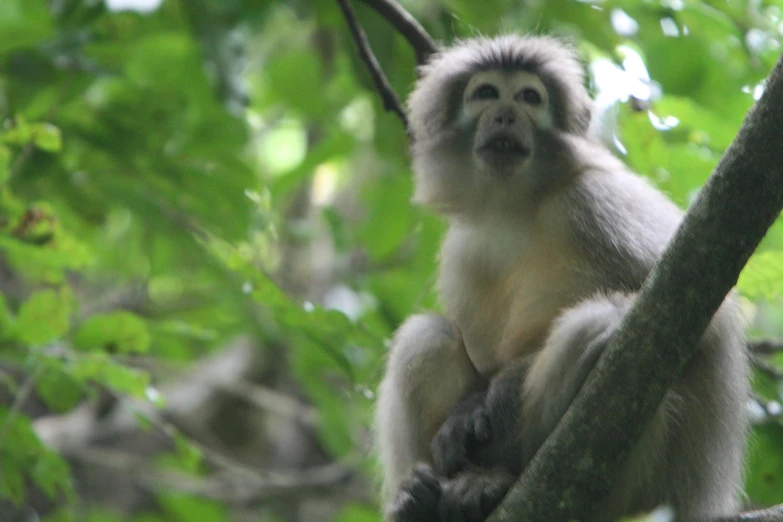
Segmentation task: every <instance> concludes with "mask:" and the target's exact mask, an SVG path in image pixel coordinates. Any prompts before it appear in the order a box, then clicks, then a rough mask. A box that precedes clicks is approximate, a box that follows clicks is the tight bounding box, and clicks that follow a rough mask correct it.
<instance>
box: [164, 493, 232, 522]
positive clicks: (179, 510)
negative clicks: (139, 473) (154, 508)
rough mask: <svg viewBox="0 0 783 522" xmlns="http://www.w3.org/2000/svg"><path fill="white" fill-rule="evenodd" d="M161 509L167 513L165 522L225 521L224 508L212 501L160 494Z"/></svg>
mask: <svg viewBox="0 0 783 522" xmlns="http://www.w3.org/2000/svg"><path fill="white" fill-rule="evenodd" d="M158 500H159V501H160V503H161V505H162V506H163V509H164V510H165V511H166V512H167V513H168V515H167V516H166V517H164V518H165V520H168V521H170V522H192V521H194V520H209V521H210V522H221V521H223V520H227V519H228V517H227V516H226V507H225V506H223V505H222V504H220V503H219V502H216V501H214V500H207V499H203V498H198V497H192V496H187V495H179V494H173V493H171V494H169V493H166V494H161V495H159V496H158Z"/></svg>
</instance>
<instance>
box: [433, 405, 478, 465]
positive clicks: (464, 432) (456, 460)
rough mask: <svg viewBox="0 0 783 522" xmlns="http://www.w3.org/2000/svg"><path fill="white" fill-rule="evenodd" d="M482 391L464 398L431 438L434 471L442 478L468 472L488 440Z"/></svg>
mask: <svg viewBox="0 0 783 522" xmlns="http://www.w3.org/2000/svg"><path fill="white" fill-rule="evenodd" d="M486 396H487V394H486V392H476V393H472V394H470V395H467V396H466V397H464V398H463V399H462V400H461V401H460V402H459V403H458V404H457V406H456V407H455V408H454V411H453V412H452V413H451V414H450V415H449V417H448V418H447V419H446V422H444V423H443V426H441V427H440V429H439V430H438V432H437V433H436V434H435V437H434V438H433V439H432V445H431V450H432V458H433V462H434V465H435V470H436V471H437V472H438V473H439V474H441V475H444V476H446V477H451V476H453V475H454V474H456V473H457V472H459V471H464V470H467V469H469V468H470V467H471V466H472V464H474V463H475V460H474V459H473V458H472V457H474V456H475V455H476V453H477V452H478V450H479V449H480V448H481V447H482V446H483V445H485V444H487V443H488V442H489V440H490V436H491V433H490V422H489V412H488V411H487V408H486V406H485V398H486Z"/></svg>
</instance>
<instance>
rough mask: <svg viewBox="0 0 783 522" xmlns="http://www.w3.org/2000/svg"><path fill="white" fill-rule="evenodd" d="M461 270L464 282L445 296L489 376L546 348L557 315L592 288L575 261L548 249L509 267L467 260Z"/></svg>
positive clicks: (471, 354) (481, 369) (468, 345)
mask: <svg viewBox="0 0 783 522" xmlns="http://www.w3.org/2000/svg"><path fill="white" fill-rule="evenodd" d="M466 261H469V259H467V260H466ZM571 261H573V259H571ZM460 272H461V278H460V281H462V285H461V288H451V289H450V292H447V293H450V294H451V295H446V293H444V298H445V299H446V303H447V307H448V308H449V310H448V311H449V315H450V316H451V317H452V318H453V319H454V320H455V321H456V322H457V325H458V326H459V328H460V331H461V332H462V336H463V339H464V341H465V347H466V350H467V352H468V356H469V357H470V359H471V361H472V362H473V364H474V365H475V366H476V368H477V369H478V371H479V372H480V373H481V374H482V375H485V376H490V375H492V374H494V373H495V372H496V371H497V370H498V369H499V368H500V367H502V366H503V365H505V364H506V363H508V362H509V361H512V360H514V359H517V358H520V357H525V356H528V355H532V354H534V353H536V352H537V351H538V350H540V349H541V346H542V344H543V343H544V341H545V340H546V337H547V335H548V334H549V331H550V328H551V325H552V322H553V321H554V320H555V319H556V318H557V316H558V315H559V314H560V313H561V312H562V311H563V310H564V309H565V308H568V307H569V306H572V305H573V304H574V303H575V302H576V301H577V300H578V299H580V298H582V297H584V296H585V295H586V294H587V293H589V289H588V288H587V287H586V285H585V284H584V281H581V280H580V278H579V277H577V274H576V273H575V272H574V270H573V263H571V264H570V265H569V264H568V263H567V260H566V259H562V258H552V257H551V256H548V255H545V254H543V253H537V255H535V256H532V255H531V256H526V257H522V258H521V259H519V260H518V261H517V262H516V263H514V264H513V265H512V266H510V267H509V268H508V269H506V270H497V269H495V270H487V267H486V266H481V265H477V264H471V263H469V262H465V263H462V266H461V270H460ZM588 286H589V285H588Z"/></svg>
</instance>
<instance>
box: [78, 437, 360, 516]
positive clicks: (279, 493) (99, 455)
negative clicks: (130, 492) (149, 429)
mask: <svg viewBox="0 0 783 522" xmlns="http://www.w3.org/2000/svg"><path fill="white" fill-rule="evenodd" d="M68 457H69V458H71V459H74V460H76V461H78V462H81V463H85V464H91V465H93V466H99V467H103V468H108V469H112V470H118V471H119V470H122V472H123V473H125V474H130V476H131V478H132V479H133V480H134V481H135V482H136V483H137V484H139V485H140V486H142V487H144V488H145V489H147V490H149V491H152V492H158V491H159V490H160V489H165V490H172V491H178V492H183V493H188V494H192V495H197V496H200V497H205V498H209V499H213V500H219V501H221V502H227V503H231V504H252V503H258V502H264V501H268V500H270V499H279V498H280V497H284V496H291V495H299V496H301V495H306V494H307V493H308V492H310V493H323V492H325V491H329V490H330V489H332V488H334V487H336V486H338V485H339V484H341V483H345V482H347V481H349V480H351V478H352V476H353V475H355V473H356V470H357V467H356V463H355V462H354V461H355V460H357V459H351V458H349V459H346V460H345V461H344V462H330V463H327V464H324V465H320V466H313V467H310V468H305V469H279V470H274V471H272V470H255V469H251V468H243V467H239V466H232V467H228V468H222V469H220V470H219V471H217V472H215V473H212V474H211V475H209V476H192V475H188V474H185V473H182V472H175V471H167V470H161V469H156V468H153V467H151V466H150V465H149V463H148V462H147V460H145V459H140V458H139V456H138V455H136V454H133V453H129V452H126V451H122V450H115V449H111V448H101V447H94V446H90V447H80V448H75V449H73V450H72V451H70V452H69V453H68Z"/></svg>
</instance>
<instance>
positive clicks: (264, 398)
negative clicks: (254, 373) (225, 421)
mask: <svg viewBox="0 0 783 522" xmlns="http://www.w3.org/2000/svg"><path fill="white" fill-rule="evenodd" d="M214 386H215V388H217V389H218V390H221V391H224V392H226V393H230V394H232V395H234V396H236V397H239V398H241V399H244V400H246V401H247V402H249V403H250V404H252V405H254V406H256V407H257V408H260V409H263V410H266V411H269V412H272V413H275V414H276V415H279V416H281V417H289V418H292V419H294V420H296V421H297V422H301V423H302V424H304V425H306V426H315V425H316V423H317V422H318V412H317V411H316V410H315V408H312V407H310V406H308V405H306V404H303V403H301V402H300V401H298V400H297V399H295V398H293V397H290V396H288V395H285V394H283V393H280V392H278V391H275V390H272V389H270V388H267V387H264V386H259V385H257V384H254V383H252V382H250V381H247V380H245V379H239V380H237V381H221V382H215V383H214Z"/></svg>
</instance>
